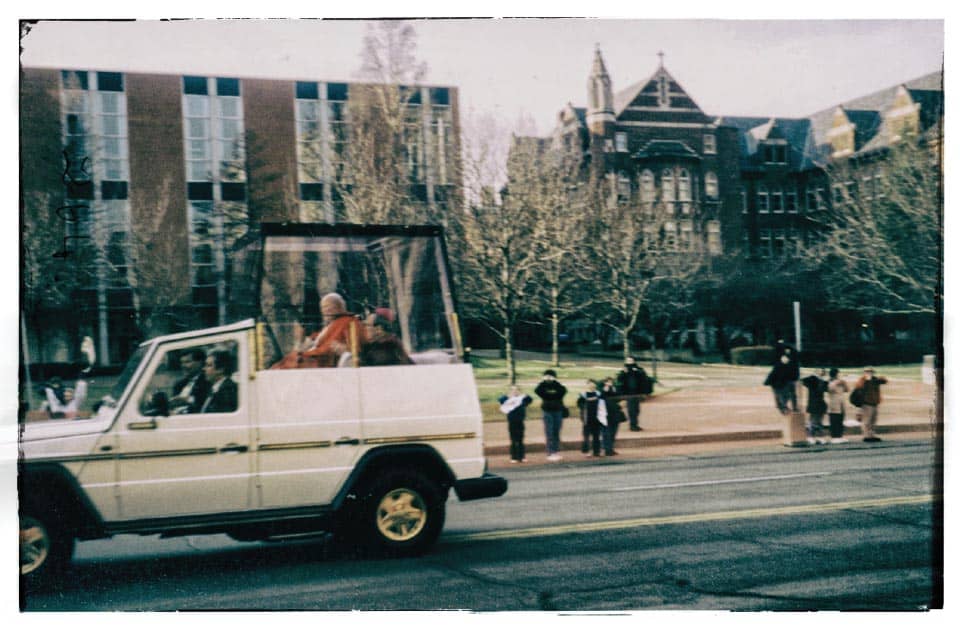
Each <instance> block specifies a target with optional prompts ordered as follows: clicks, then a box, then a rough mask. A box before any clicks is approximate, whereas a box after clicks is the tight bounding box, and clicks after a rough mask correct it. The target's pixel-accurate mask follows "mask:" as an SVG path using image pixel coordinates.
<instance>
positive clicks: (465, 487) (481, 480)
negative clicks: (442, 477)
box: [453, 472, 507, 502]
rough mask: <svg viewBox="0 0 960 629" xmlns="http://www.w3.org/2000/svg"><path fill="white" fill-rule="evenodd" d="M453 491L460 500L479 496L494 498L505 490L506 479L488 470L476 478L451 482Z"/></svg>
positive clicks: (473, 498)
mask: <svg viewBox="0 0 960 629" xmlns="http://www.w3.org/2000/svg"><path fill="white" fill-rule="evenodd" d="M453 491H454V492H456V494H457V498H459V499H460V501H461V502H464V501H467V500H478V499H480V498H496V497H497V496H502V495H503V494H505V493H506V491H507V479H506V478H504V477H502V476H497V475H496V474H491V473H490V472H484V473H483V476H480V477H477V478H464V479H463V480H458V481H457V482H455V483H454V484H453Z"/></svg>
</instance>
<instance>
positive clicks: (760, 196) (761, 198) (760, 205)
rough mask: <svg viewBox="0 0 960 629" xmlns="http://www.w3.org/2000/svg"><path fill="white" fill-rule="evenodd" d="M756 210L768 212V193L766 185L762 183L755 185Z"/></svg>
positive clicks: (762, 212)
mask: <svg viewBox="0 0 960 629" xmlns="http://www.w3.org/2000/svg"><path fill="white" fill-rule="evenodd" d="M757 212H759V213H760V214H769V213H770V195H769V193H768V192H767V187H766V186H765V185H763V184H760V185H759V186H757Z"/></svg>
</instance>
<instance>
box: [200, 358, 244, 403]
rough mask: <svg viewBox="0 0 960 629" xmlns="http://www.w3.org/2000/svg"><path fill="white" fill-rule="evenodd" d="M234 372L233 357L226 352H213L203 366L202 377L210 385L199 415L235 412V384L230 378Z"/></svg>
mask: <svg viewBox="0 0 960 629" xmlns="http://www.w3.org/2000/svg"><path fill="white" fill-rule="evenodd" d="M233 372H234V366H233V355H232V354H231V353H230V352H228V351H226V350H220V349H218V350H214V351H212V352H210V354H209V355H208V356H207V360H206V362H205V363H204V365H203V375H204V377H205V378H206V379H207V382H209V383H210V393H209V394H208V395H207V399H206V401H205V402H204V403H203V406H202V407H201V408H200V412H201V413H232V412H233V411H235V410H237V383H236V382H234V381H233V380H232V379H231V378H230V376H231V375H232V374H233Z"/></svg>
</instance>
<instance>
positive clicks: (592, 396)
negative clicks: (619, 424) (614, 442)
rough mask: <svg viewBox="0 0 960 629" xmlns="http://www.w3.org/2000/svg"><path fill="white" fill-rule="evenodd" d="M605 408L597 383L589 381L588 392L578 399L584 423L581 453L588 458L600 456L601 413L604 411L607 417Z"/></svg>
mask: <svg viewBox="0 0 960 629" xmlns="http://www.w3.org/2000/svg"><path fill="white" fill-rule="evenodd" d="M605 406H606V405H605V404H604V403H603V398H602V397H601V395H600V392H599V391H597V383H596V382H594V381H593V380H587V390H586V391H584V392H583V393H581V394H580V396H579V397H578V398H577V408H578V409H580V421H582V422H583V445H582V446H580V451H581V452H583V453H584V454H585V455H587V456H600V431H601V429H602V428H603V425H602V424H601V422H600V413H601V410H602V412H603V414H604V415H606V409H605ZM602 407H604V408H602ZM604 419H606V418H604Z"/></svg>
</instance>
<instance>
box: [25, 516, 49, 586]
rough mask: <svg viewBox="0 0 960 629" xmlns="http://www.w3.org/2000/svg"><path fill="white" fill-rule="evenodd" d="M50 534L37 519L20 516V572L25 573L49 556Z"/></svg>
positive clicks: (38, 565)
mask: <svg viewBox="0 0 960 629" xmlns="http://www.w3.org/2000/svg"><path fill="white" fill-rule="evenodd" d="M50 543H51V542H50V534H49V533H48V532H47V529H46V527H44V526H43V524H41V523H40V521H39V520H37V519H35V518H31V517H30V516H22V517H21V518H20V574H21V575H27V574H30V573H31V572H33V571H34V570H36V569H37V568H39V567H40V566H42V565H43V564H44V562H45V561H46V560H47V558H48V557H49V556H50Z"/></svg>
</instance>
